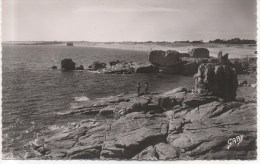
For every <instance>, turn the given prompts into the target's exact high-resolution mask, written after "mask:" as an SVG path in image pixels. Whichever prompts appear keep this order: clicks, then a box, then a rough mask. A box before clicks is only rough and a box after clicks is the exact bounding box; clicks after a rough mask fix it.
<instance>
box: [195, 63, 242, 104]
mask: <svg viewBox="0 0 260 164" xmlns="http://www.w3.org/2000/svg"><path fill="white" fill-rule="evenodd" d="M194 77H195V78H196V80H195V88H196V91H197V92H198V93H200V94H201V93H203V92H205V91H206V92H209V93H212V94H213V95H216V96H218V97H221V98H224V99H234V98H235V97H236V90H237V87H238V80H237V74H236V70H235V69H234V68H232V67H231V66H229V65H214V64H212V63H207V64H205V63H203V64H201V65H200V66H199V68H198V73H197V74H196V75H195V76H194Z"/></svg>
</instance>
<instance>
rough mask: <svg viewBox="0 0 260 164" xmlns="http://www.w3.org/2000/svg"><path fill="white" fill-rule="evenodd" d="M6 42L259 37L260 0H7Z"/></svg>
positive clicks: (4, 17)
mask: <svg viewBox="0 0 260 164" xmlns="http://www.w3.org/2000/svg"><path fill="white" fill-rule="evenodd" d="M2 14H3V16H2V40H3V41H104V42H106V41H116V42H117V41H180V40H204V41H208V40H213V39H217V38H220V39H231V38H236V37H239V38H243V39H256V35H257V32H256V31H257V28H256V18H257V16H256V0H2Z"/></svg>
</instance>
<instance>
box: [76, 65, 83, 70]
mask: <svg viewBox="0 0 260 164" xmlns="http://www.w3.org/2000/svg"><path fill="white" fill-rule="evenodd" d="M76 70H84V66H83V65H80V66H78V67H76Z"/></svg>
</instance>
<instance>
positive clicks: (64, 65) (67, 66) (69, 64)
mask: <svg viewBox="0 0 260 164" xmlns="http://www.w3.org/2000/svg"><path fill="white" fill-rule="evenodd" d="M75 65H76V63H75V62H73V61H72V59H63V60H62V61H61V69H62V70H63V71H71V70H75Z"/></svg>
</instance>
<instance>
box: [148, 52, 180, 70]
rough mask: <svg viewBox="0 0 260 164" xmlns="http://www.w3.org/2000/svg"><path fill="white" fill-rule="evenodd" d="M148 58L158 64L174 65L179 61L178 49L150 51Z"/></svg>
mask: <svg viewBox="0 0 260 164" xmlns="http://www.w3.org/2000/svg"><path fill="white" fill-rule="evenodd" d="M148 60H149V61H150V62H151V63H152V64H154V65H159V66H174V65H177V64H179V63H180V62H181V60H180V53H179V52H178V51H174V50H169V51H161V50H156V51H151V53H150V55H149V57H148Z"/></svg>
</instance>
